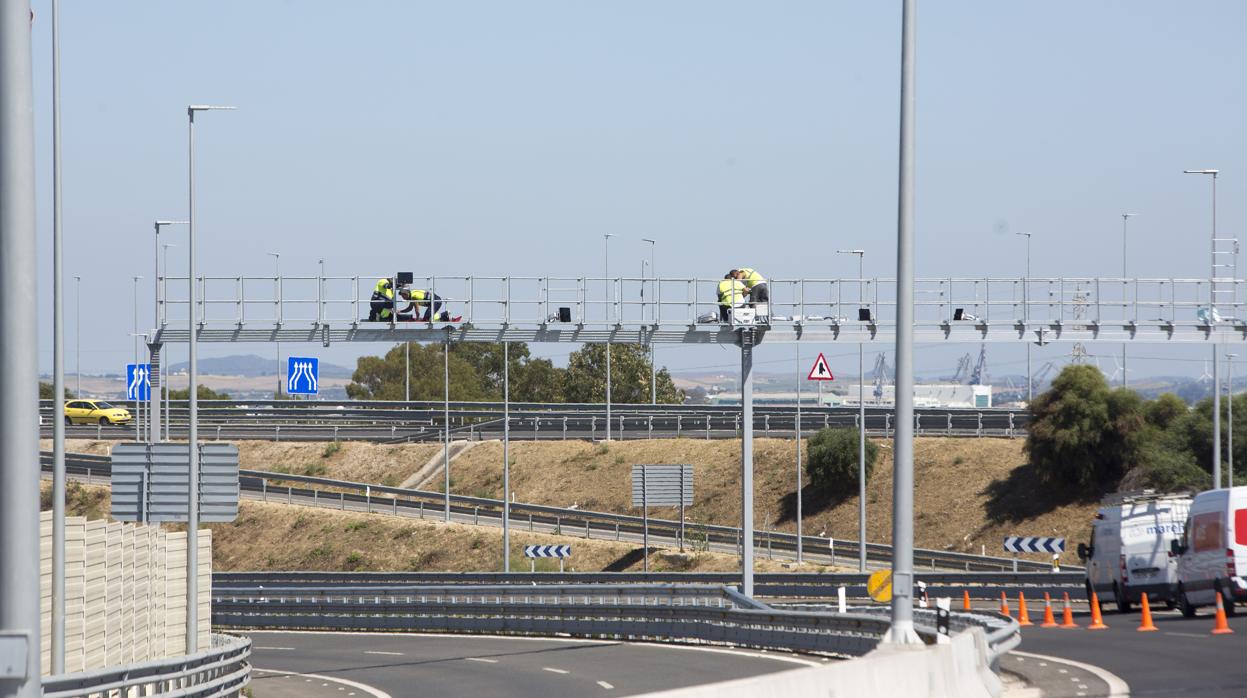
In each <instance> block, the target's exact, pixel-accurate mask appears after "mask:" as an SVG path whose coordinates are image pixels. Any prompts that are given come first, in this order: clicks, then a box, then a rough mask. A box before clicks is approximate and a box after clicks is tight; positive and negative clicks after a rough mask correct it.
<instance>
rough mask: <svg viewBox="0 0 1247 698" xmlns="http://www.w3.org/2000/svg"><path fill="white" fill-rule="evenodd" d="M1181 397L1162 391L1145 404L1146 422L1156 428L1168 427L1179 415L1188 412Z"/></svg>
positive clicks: (1188, 409)
mask: <svg viewBox="0 0 1247 698" xmlns="http://www.w3.org/2000/svg"><path fill="white" fill-rule="evenodd" d="M1190 411H1191V409H1190V408H1189V407H1187V406H1186V402H1185V401H1183V399H1182V398H1180V397H1178V396H1177V395H1174V394H1173V393H1162V394H1161V395H1159V396H1157V398H1156V399H1155V400H1153V401H1151V402H1150V403H1148V405H1147V421H1148V424H1151V425H1152V426H1154V427H1156V428H1157V429H1168V428H1169V427H1170V426H1172V425H1173V423H1174V422H1176V421H1178V419H1179V418H1180V417H1182V416H1183V415H1185V414H1186V413H1188V412H1190Z"/></svg>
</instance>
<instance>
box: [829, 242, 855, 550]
mask: <svg viewBox="0 0 1247 698" xmlns="http://www.w3.org/2000/svg"><path fill="white" fill-rule="evenodd" d="M836 252H838V253H840V254H855V255H857V306H858V308H862V307H865V305H866V272H865V268H866V267H865V265H864V262H865V260H866V250H836ZM865 363H866V362H865V356H864V350H863V345H862V343H861V342H858V343H857V567H858V571H859V572H865V571H866V367H865ZM819 386H820V387H821V386H822V383H819Z"/></svg>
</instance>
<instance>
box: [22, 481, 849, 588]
mask: <svg viewBox="0 0 1247 698" xmlns="http://www.w3.org/2000/svg"><path fill="white" fill-rule="evenodd" d="M108 494H109V491H108V488H107V487H100V486H92V487H87V486H83V485H80V484H78V483H70V484H69V486H68V488H67V495H68V496H67V500H68V503H67V506H66V510H67V511H68V512H69V514H70V515H71V516H86V517H88V518H93V519H95V518H104V517H105V516H106V515H107V512H108V507H109V497H108ZM50 502H51V494H50V485H48V483H44V487H43V505H44V508H45V509H46V508H51V503H50ZM206 527H207V528H211V529H212V564H213V567H214V569H216V570H219V571H234V570H238V571H259V570H323V571H336V570H369V571H421V572H476V571H490V570H498V569H499V564H500V561H501V559H502V531H501V530H500V529H497V528H490V527H485V526H479V527H478V526H466V525H460V524H441V523H435V522H432V521H420V520H415V521H412V520H410V519H404V518H399V517H394V516H387V515H384V514H362V513H354V512H341V511H334V510H331V509H317V508H312V507H299V506H291V505H286V504H274V503H267V504H266V503H263V502H250V501H243V502H242V503H241V506H240V507H239V512H238V518H237V519H236V520H235V521H233V522H232V523H227V524H207V525H206ZM174 528H178V527H174ZM553 543H570V544H571V546H572V557H571V558H570V559H569V560H568V563H567V569H568V571H577V570H579V571H602V570H610V571H618V572H622V571H630V572H639V571H641V567H642V559H641V548H640V546H639V545H633V544H629V543H614V542H605V541H597V540H594V541H589V540H584V539H576V538H574V537H572V536H563V537H557V536H550V535H541V534H529V533H526V532H523V531H513V533H512V536H511V547H512V550H511V564H512V569H513V570H518V571H527V570H528V569H529V563H528V560H527V559H526V558H525V557H524V554H523V548H524V546H525V545H535V544H553ZM755 567H756V569H757V570H758V571H760V572H778V571H784V570H789V571H791V570H793V569H797V570H798V571H806V572H817V571H829V570H831V568H829V567H823V566H819V565H803V566H801V567H800V568H795V567H792V566H785V565H783V564H782V563H779V562H772V561H769V560H758V562H757V565H756V566H755ZM738 568H739V567H738V562H737V558H736V557H735V556H731V555H724V554H721V553H689V554H686V555H681V554H678V553H675V552H672V551H664V552H655V553H652V554H651V557H650V569H652V570H654V571H658V572H666V571H673V572H730V571H735V570H737V569H738ZM537 570H538V571H557V570H558V561H557V560H540V561H538V563H537Z"/></svg>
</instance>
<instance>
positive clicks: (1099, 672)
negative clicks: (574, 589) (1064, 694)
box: [1009, 650, 1130, 698]
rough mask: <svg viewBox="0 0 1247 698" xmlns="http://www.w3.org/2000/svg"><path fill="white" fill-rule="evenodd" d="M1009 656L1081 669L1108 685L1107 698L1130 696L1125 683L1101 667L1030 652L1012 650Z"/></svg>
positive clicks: (1128, 688) (1128, 687)
mask: <svg viewBox="0 0 1247 698" xmlns="http://www.w3.org/2000/svg"><path fill="white" fill-rule="evenodd" d="M1009 654H1010V656H1012V657H1015V658H1017V659H1018V660H1021V659H1022V657H1020V656H1018V655H1025V656H1027V657H1030V658H1032V659H1035V660H1040V659H1044V660H1047V661H1049V662H1053V663H1057V664H1066V665H1068V666H1072V667H1074V668H1075V669H1082V670H1083V671H1086V672H1088V673H1091V674H1093V675H1095V677H1096V678H1098V679H1100V680H1101V681H1103V682H1104V683H1106V684H1108V696H1107V698H1119V697H1121V696H1129V695H1130V686H1129V685H1128V684H1127V683H1126V682H1125V681H1122V680H1121V677H1119V676H1117V675H1116V674H1114V673H1112V672H1110V671H1108V670H1106V669H1104V668H1102V667H1098V666H1095V665H1093V664H1084V663H1082V662H1075V661H1073V660H1072V659H1064V658H1062V657H1053V656H1049V655H1042V654H1031V653H1030V652H1019V651H1017V650H1014V651H1012V652H1010V653H1009Z"/></svg>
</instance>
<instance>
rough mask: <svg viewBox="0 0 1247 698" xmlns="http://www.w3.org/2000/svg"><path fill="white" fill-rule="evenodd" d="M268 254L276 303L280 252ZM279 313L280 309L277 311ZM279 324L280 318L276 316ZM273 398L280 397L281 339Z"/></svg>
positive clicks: (278, 300)
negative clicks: (275, 388)
mask: <svg viewBox="0 0 1247 698" xmlns="http://www.w3.org/2000/svg"><path fill="white" fill-rule="evenodd" d="M268 255H269V256H270V257H272V258H273V297H274V298H275V299H276V300H277V303H278V304H279V305H280V303H281V253H280V252H269V253H268ZM278 312H279V313H280V311H278ZM278 322H279V324H280V318H278ZM273 399H274V400H280V399H281V341H278V342H277V392H275V393H273Z"/></svg>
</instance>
